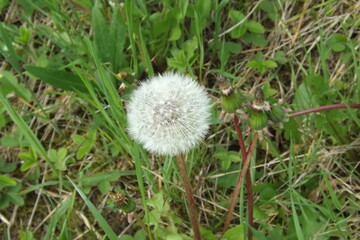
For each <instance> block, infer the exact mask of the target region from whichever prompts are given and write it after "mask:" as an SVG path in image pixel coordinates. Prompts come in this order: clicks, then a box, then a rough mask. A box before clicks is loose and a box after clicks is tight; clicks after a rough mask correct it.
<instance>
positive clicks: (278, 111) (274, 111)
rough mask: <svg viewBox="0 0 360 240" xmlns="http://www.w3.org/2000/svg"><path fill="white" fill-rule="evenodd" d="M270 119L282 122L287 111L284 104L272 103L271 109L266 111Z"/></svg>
mask: <svg viewBox="0 0 360 240" xmlns="http://www.w3.org/2000/svg"><path fill="white" fill-rule="evenodd" d="M266 113H267V115H268V116H269V118H270V120H271V121H273V122H274V123H279V122H282V121H283V120H284V118H285V115H286V112H285V110H284V108H283V107H282V106H279V105H272V106H271V110H270V111H269V112H266Z"/></svg>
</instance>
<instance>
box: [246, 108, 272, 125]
mask: <svg viewBox="0 0 360 240" xmlns="http://www.w3.org/2000/svg"><path fill="white" fill-rule="evenodd" d="M267 121H268V116H267V115H266V113H265V112H257V111H252V110H251V111H250V112H249V124H250V126H251V128H252V129H254V130H262V129H263V128H264V127H266V125H267Z"/></svg>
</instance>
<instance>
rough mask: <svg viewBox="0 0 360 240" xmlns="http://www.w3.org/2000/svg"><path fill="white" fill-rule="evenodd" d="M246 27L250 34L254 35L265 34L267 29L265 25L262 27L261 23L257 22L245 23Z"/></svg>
mask: <svg viewBox="0 0 360 240" xmlns="http://www.w3.org/2000/svg"><path fill="white" fill-rule="evenodd" d="M245 26H246V27H247V29H248V30H249V31H250V32H253V33H264V32H265V28H264V27H263V25H261V24H260V23H258V22H256V21H253V20H251V21H248V22H246V23H245Z"/></svg>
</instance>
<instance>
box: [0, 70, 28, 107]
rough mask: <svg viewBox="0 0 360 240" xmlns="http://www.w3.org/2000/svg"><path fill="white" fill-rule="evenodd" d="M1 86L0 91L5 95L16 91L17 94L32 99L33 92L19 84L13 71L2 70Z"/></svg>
mask: <svg viewBox="0 0 360 240" xmlns="http://www.w3.org/2000/svg"><path fill="white" fill-rule="evenodd" d="M0 86H1V88H0V92H2V93H3V94H4V95H7V94H8V93H9V92H12V91H14V92H15V94H16V96H19V97H21V98H23V99H25V100H26V101H30V99H31V92H30V91H29V90H28V89H27V88H25V87H24V86H22V85H21V84H19V83H18V80H17V78H16V77H15V76H14V75H13V74H12V73H11V72H8V71H1V72H0Z"/></svg>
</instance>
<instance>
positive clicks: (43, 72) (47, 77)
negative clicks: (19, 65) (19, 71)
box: [25, 65, 87, 93]
mask: <svg viewBox="0 0 360 240" xmlns="http://www.w3.org/2000/svg"><path fill="white" fill-rule="evenodd" d="M25 69H26V71H27V72H28V73H30V74H31V75H33V76H35V77H37V78H39V79H41V80H42V81H44V82H46V83H48V84H50V85H52V86H53V87H56V88H60V89H63V90H68V91H79V92H84V93H85V92H87V88H86V87H85V85H84V83H83V81H82V80H81V78H80V77H79V76H77V75H75V74H73V73H71V72H65V71H62V70H57V69H49V68H42V67H36V66H32V65H26V66H25Z"/></svg>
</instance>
